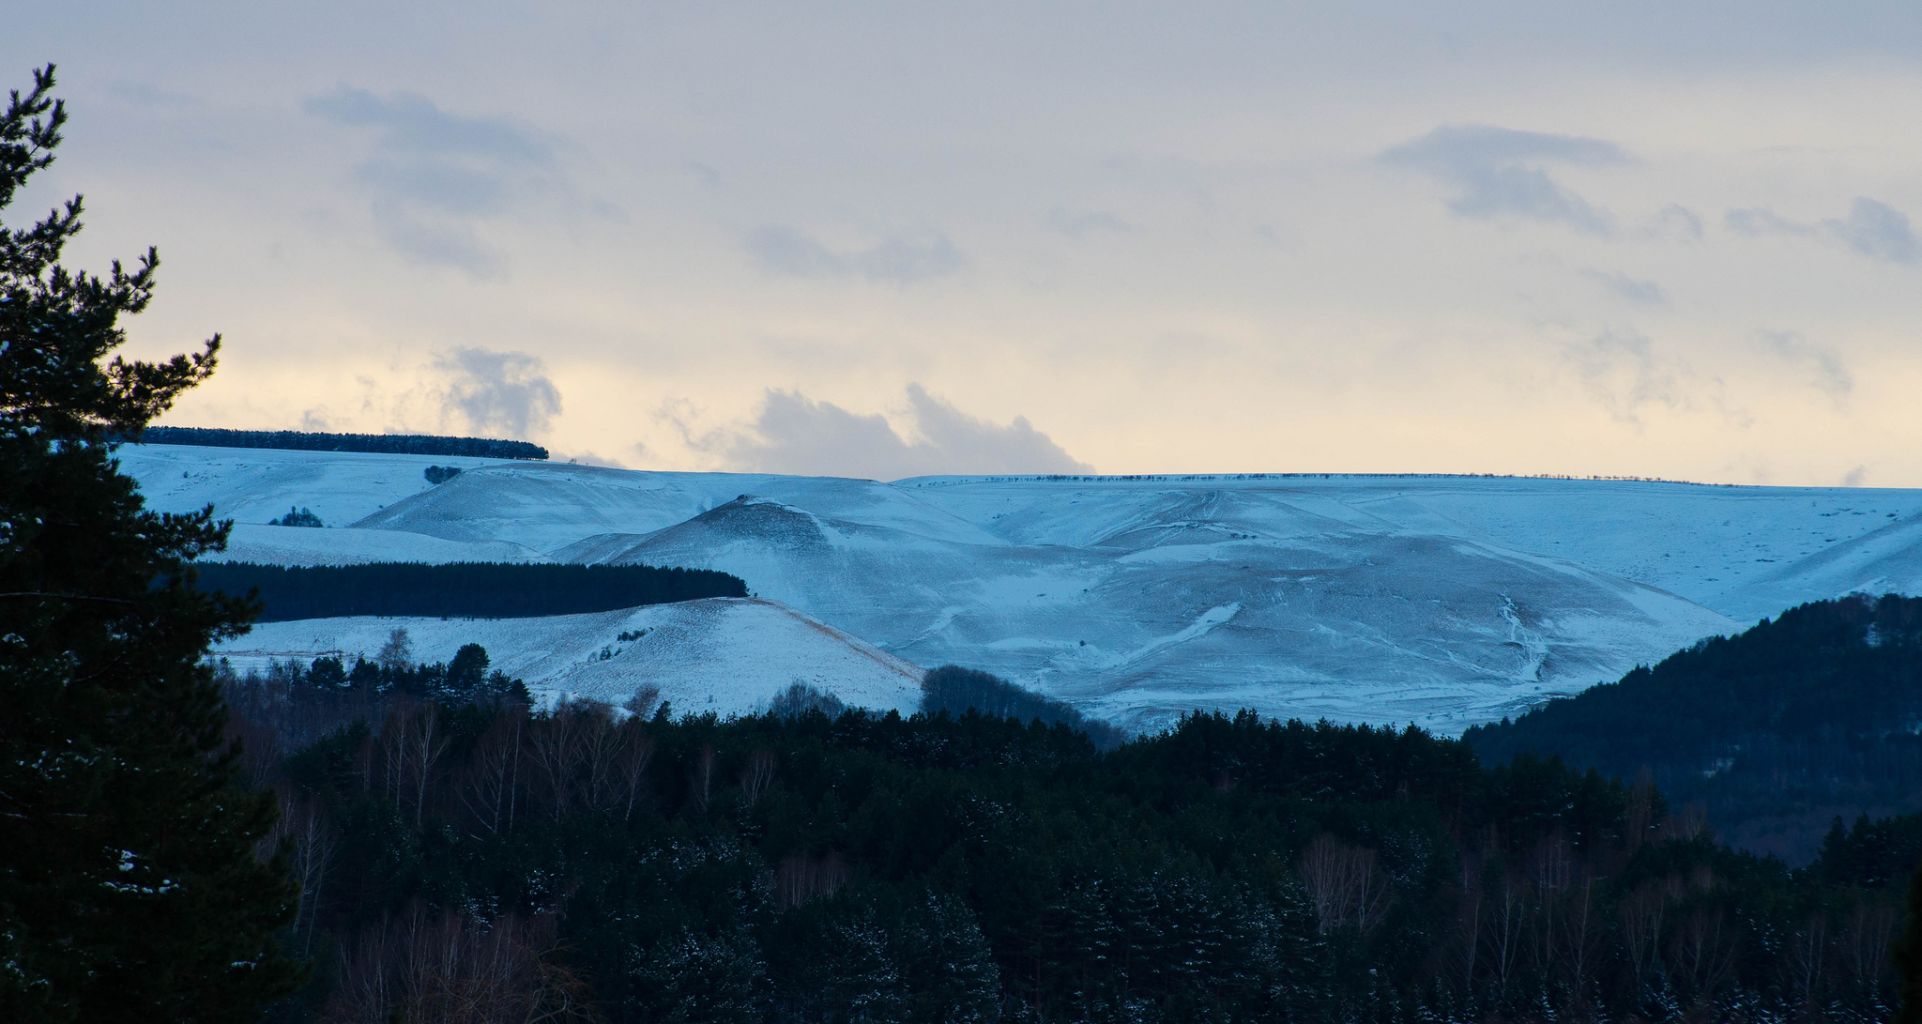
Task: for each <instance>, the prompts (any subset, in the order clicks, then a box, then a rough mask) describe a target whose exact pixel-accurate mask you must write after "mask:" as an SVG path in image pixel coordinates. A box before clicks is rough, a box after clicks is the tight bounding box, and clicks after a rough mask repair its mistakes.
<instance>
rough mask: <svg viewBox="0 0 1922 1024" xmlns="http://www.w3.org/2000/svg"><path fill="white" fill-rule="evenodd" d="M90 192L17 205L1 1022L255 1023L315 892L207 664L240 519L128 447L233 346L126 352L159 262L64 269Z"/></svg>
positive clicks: (15, 99)
mask: <svg viewBox="0 0 1922 1024" xmlns="http://www.w3.org/2000/svg"><path fill="white" fill-rule="evenodd" d="M53 84H54V75H53V68H52V67H48V68H47V69H45V70H44V71H39V72H36V73H35V75H34V85H33V88H32V89H31V90H30V91H29V92H28V93H27V94H26V95H25V96H22V95H20V94H19V93H18V92H16V93H14V94H12V96H11V98H10V99H9V101H8V103H7V105H6V107H5V109H4V111H0V215H3V214H4V213H5V211H6V209H7V207H8V206H9V205H10V204H11V202H12V201H13V200H14V198H15V197H16V195H17V193H18V192H19V190H20V189H21V188H22V186H23V185H25V184H26V182H27V180H28V179H29V178H30V177H31V176H32V175H33V174H34V173H35V172H36V171H39V170H41V169H42V168H44V167H46V166H47V165H48V164H49V163H51V161H52V159H53V151H54V149H55V147H56V146H58V144H59V142H60V131H61V127H62V125H63V124H64V122H65V119H66V112H65V110H64V109H63V107H62V106H61V104H60V103H59V102H58V101H56V100H54V99H53V97H52V89H53ZM81 209H82V208H81V200H80V199H79V198H78V197H76V198H74V199H73V200H71V201H69V202H67V203H65V204H64V205H63V206H62V207H61V208H59V209H56V210H54V211H53V212H52V213H50V214H49V215H48V216H47V217H46V218H45V219H43V220H41V221H39V222H37V223H32V224H28V225H26V226H24V227H13V226H11V225H9V224H6V223H5V222H3V221H0V623H4V626H3V627H0V1019H5V1020H19V1021H26V1020H32V1021H63V1020H86V1021H154V1020H170V1021H210V1020H249V1019H254V1018H257V1017H258V1016H259V1012H260V1008H261V1006H262V1005H263V1004H265V1003H267V1002H269V1001H271V1000H272V999H274V998H276V997H278V996H280V995H281V994H283V993H285V992H287V991H289V990H290V988H291V985H292V983H293V982H294V980H295V978H296V975H297V971H296V970H295V968H294V967H293V965H291V964H290V963H289V962H288V961H286V960H285V959H283V958H282V957H281V955H280V954H279V953H278V952H277V950H276V940H275V932H276V930H277V929H278V928H280V927H281V926H282V925H284V924H285V923H286V922H287V921H288V920H289V919H290V917H291V915H292V912H293V900H294V897H293V890H292V888H291V886H290V885H289V884H288V882H287V880H286V878H285V873H284V871H283V870H282V869H281V867H280V866H279V865H278V864H267V863H262V862H261V861H260V860H259V859H257V857H256V854H255V849H256V847H257V845H258V844H259V843H260V841H261V840H262V837H263V836H265V835H266V834H267V832H268V830H269V828H270V826H271V824H272V821H273V816H274V810H273V804H272V801H271V798H270V797H268V796H267V795H266V794H261V793H249V792H243V791H241V790H240V789H238V788H237V786H236V785H235V781H234V780H235V773H236V761H237V757H238V752H237V750H235V749H233V748H232V747H230V746H229V744H228V743H227V741H226V739H225V738H224V731H225V723H226V711H225V708H224V707H223V705H222V703H221V699H220V693H219V690H218V688H217V687H216V685H215V683H214V679H213V673H212V671H211V670H210V669H209V668H207V667H206V666H204V665H203V664H202V663H201V662H202V658H203V656H204V655H205V654H206V652H207V649H208V645H209V643H210V642H212V641H213V640H215V639H217V638H220V637H223V636H226V635H231V634H232V633H234V632H236V631H238V630H239V629H240V628H241V627H242V624H243V622H244V613H245V611H246V607H245V606H244V605H243V604H241V603H240V602H236V601H233V600H230V599H226V598H220V597H216V596H211V595H208V594H203V593H201V592H200V591H198V590H196V589H195V588H194V587H193V586H192V581H191V577H192V570H191V569H190V568H189V565H188V562H189V561H190V560H191V559H192V558H194V557H195V556H197V555H199V554H201V553H203V552H207V551H212V550H217V549H218V548H219V547H220V546H221V545H222V544H223V543H224V541H225V537H226V526H225V524H218V523H215V522H214V521H213V519H212V514H211V510H203V511H200V512H196V513H192V514H187V515H162V514H155V513H152V512H149V511H146V510H145V509H144V508H143V506H142V502H141V499H140V497H139V495H138V494H137V493H136V492H135V489H134V483H133V481H132V480H130V479H129V478H127V477H125V476H123V475H121V474H120V473H119V472H118V470H117V466H116V464H115V463H114V461H113V457H112V449H113V445H114V442H115V440H116V439H118V438H123V437H131V436H138V434H139V432H140V431H141V429H142V428H143V427H145V426H146V424H147V423H148V422H149V421H150V420H152V419H153V418H154V417H156V416H157V415H159V414H160V413H161V412H162V411H164V410H165V409H166V408H168V406H169V405H171V404H172V403H173V401H174V399H175V398H176V397H177V396H178V395H179V394H180V393H181V392H183V391H185V390H186V389H187V388H190V387H192V386H194V385H195V384H198V383H199V382H200V381H202V380H204V379H205V378H206V377H207V375H208V374H209V373H210V372H211V371H212V370H213V367H214V355H215V351H216V349H217V348H218V344H219V339H218V338H217V337H216V338H214V339H213V340H211V341H209V342H208V343H207V346H206V348H205V350H204V351H203V352H201V353H199V354H195V355H190V356H176V357H174V358H173V359H170V360H168V361H165V362H158V363H149V362H140V361H135V360H128V359H124V358H120V357H114V356H110V353H111V352H112V350H113V349H115V348H116V347H118V346H119V345H120V344H121V343H122V342H123V341H124V335H123V332H122V327H121V323H120V318H121V317H122V316H123V315H131V314H135V313H138V312H140V311H141V310H142V309H143V308H145V307H146V305H147V303H148V301H149V299H150V298H151V296H152V290H153V284H154V268H155V265H156V259H155V255H154V253H153V251H152V250H149V251H148V253H147V254H146V256H144V257H143V258H142V259H141V260H140V261H139V264H138V266H137V267H136V268H135V269H133V270H131V271H129V270H127V269H125V268H123V267H122V266H121V265H120V264H118V263H115V264H114V265H113V267H112V269H111V271H110V272H109V273H108V274H106V275H105V276H95V275H91V274H87V273H83V272H77V271H73V270H69V269H67V268H66V267H64V266H62V265H61V263H60V257H61V252H62V249H63V247H64V246H65V244H66V243H67V242H68V240H70V239H71V238H72V237H73V236H74V235H75V233H76V232H78V231H79V230H80V217H81Z"/></svg>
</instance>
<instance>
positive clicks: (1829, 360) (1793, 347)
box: [1756, 331, 1855, 406]
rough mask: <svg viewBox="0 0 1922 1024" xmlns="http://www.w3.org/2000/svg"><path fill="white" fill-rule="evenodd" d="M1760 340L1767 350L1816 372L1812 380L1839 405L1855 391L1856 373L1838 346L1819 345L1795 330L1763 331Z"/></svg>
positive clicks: (1760, 333)
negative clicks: (1848, 364) (1843, 360)
mask: <svg viewBox="0 0 1922 1024" xmlns="http://www.w3.org/2000/svg"><path fill="white" fill-rule="evenodd" d="M1756 339H1757V341H1758V342H1759V343H1760V344H1761V346H1762V348H1763V349H1764V350H1765V351H1767V352H1769V353H1771V354H1773V355H1775V356H1778V357H1780V358H1781V359H1784V360H1786V361H1788V362H1791V363H1797V364H1801V365H1802V366H1804V367H1806V368H1807V369H1808V370H1809V371H1810V373H1811V374H1812V375H1813V376H1812V378H1811V380H1810V383H1811V384H1813V385H1814V386H1815V387H1816V388H1817V389H1819V390H1821V391H1822V392H1823V393H1825V394H1827V395H1828V396H1829V398H1830V399H1832V400H1833V401H1834V402H1835V404H1836V405H1838V406H1839V405H1841V404H1843V403H1844V402H1846V401H1847V400H1848V397H1849V394H1850V392H1852V391H1854V390H1855V375H1854V374H1852V373H1850V372H1849V368H1848V366H1847V364H1845V363H1843V362H1842V357H1841V355H1839V354H1838V353H1837V352H1836V351H1835V350H1834V349H1832V348H1829V347H1828V346H1826V345H1819V344H1816V343H1815V342H1813V341H1810V340H1809V339H1808V338H1806V337H1803V336H1802V335H1801V334H1799V333H1797V332H1795V331H1761V332H1759V333H1758V334H1757V335H1756Z"/></svg>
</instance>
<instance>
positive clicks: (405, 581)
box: [197, 562, 747, 622]
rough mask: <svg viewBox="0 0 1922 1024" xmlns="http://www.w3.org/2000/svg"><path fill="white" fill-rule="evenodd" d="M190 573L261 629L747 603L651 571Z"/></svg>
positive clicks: (681, 574)
mask: <svg viewBox="0 0 1922 1024" xmlns="http://www.w3.org/2000/svg"><path fill="white" fill-rule="evenodd" d="M197 569H198V585H199V586H200V587H201V589H203V590H209V591H219V592H221V593H225V594H230V595H233V596H236V597H240V596H245V595H247V594H249V593H254V594H256V596H257V597H258V599H259V601H260V602H261V604H262V606H263V610H262V612H261V614H260V616H259V617H258V619H257V620H256V621H260V622H279V621H285V620H289V619H321V618H333V617H337V616H347V615H385V616H406V615H412V616H422V617H453V618H487V619H499V618H518V617H524V616H534V615H572V614H578V613H582V612H601V611H612V610H614V609H618V608H634V607H638V606H641V605H650V604H666V603H669V602H673V601H692V600H697V599H700V598H707V597H746V596H747V585H746V584H745V583H743V582H742V581H741V580H740V578H739V577H736V576H730V575H728V574H727V573H724V572H716V571H713V570H710V569H669V568H657V567H655V566H650V565H560V564H549V563H493V562H455V563H449V564H445V565H423V564H420V563H416V562H376V563H371V564H367V565H330V566H282V565H258V564H254V563H251V562H207V563H202V564H201V565H199V566H198V567H197Z"/></svg>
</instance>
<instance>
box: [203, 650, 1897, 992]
mask: <svg viewBox="0 0 1922 1024" xmlns="http://www.w3.org/2000/svg"><path fill="white" fill-rule="evenodd" d="M463 653H464V654H465V653H466V649H463ZM398 657H399V656H398V655H396V654H395V653H394V652H391V651H390V652H383V655H382V657H381V658H380V659H378V662H379V663H389V668H390V669H392V670H393V674H391V675H390V678H391V679H392V680H393V682H390V683H387V684H382V683H379V682H378V680H377V677H376V675H375V673H377V672H380V671H382V669H381V667H380V664H379V663H376V664H374V665H373V666H372V667H371V668H359V669H347V668H345V667H344V666H342V671H341V672H340V673H336V671H335V669H334V668H332V667H328V668H308V669H294V668H292V667H282V668H280V669H277V670H276V672H277V673H278V676H277V678H273V679H267V678H262V677H257V678H255V679H253V680H251V681H246V680H237V679H233V678H232V677H231V676H230V677H229V678H228V688H229V691H230V694H231V698H230V699H231V701H232V706H233V708H234V711H235V728H236V730H238V731H240V732H241V733H242V734H244V735H245V736H247V737H248V738H249V747H250V749H255V748H258V749H260V750H263V751H265V752H266V753H264V754H262V755H261V756H255V757H250V758H249V761H248V770H249V772H250V773H251V774H252V776H253V779H254V780H255V781H257V782H258V783H260V784H262V785H266V786H271V787H272V788H273V789H274V790H275V791H276V792H278V793H279V794H280V796H281V800H282V804H283V807H284V813H283V817H282V824H281V830H280V834H279V837H278V838H279V839H280V840H281V841H283V842H284V844H285V847H284V848H285V849H286V851H287V854H288V857H289V862H290V863H291V864H292V866H293V868H294V873H295V876H296V878H297V880H298V882H299V884H300V887H301V890H302V895H303V899H302V902H301V908H302V909H301V911H300V916H299V918H298V919H297V920H296V921H295V923H294V924H293V925H292V927H291V928H290V929H289V930H288V933H287V934H286V936H285V941H286V942H287V943H288V944H289V945H290V947H291V948H292V949H293V951H294V952H295V953H297V954H299V955H301V956H304V957H308V958H310V959H311V961H312V963H313V965H314V973H313V976H312V978H311V981H310V982H309V984H308V986H307V987H306V988H305V989H304V990H303V991H302V992H301V993H300V994H299V995H298V996H297V997H296V998H295V999H294V1000H292V1001H291V1002H289V1003H287V1004H285V1005H283V1006H282V1007H280V1008H279V1011H278V1017H279V1019H283V1020H326V1021H340V1022H347V1021H369V1022H373V1021H385V1020H393V1019H404V1020H410V1021H411V1020H461V1021H507V1020H514V1021H521V1020H528V1019H552V1020H568V1019H574V1020H588V1019H600V1020H607V1021H612V1022H643V1021H646V1022H652V1021H751V1022H786V1021H834V1022H843V1021H848V1022H851V1021H910V1022H921V1021H926V1022H948V1021H995V1020H1007V1021H1256V1020H1261V1021H1267V1020H1296V1021H1379V1022H1384V1024H1386V1022H1394V1021H1410V1022H1414V1021H1488V1020H1550V1019H1566V1020H1571V1021H1601V1020H1618V1021H1634V1020H1663V1021H1683V1020H1710V1019H1719V1020H1731V1021H1803V1020H1807V1021H1814V1020H1823V1021H1837V1020H1859V1021H1869V1020H1879V1019H1886V1018H1887V1016H1888V1007H1889V1006H1890V1005H1891V1001H1892V1000H1893V998H1894V993H1895V991H1896V980H1895V977H1894V975H1893V972H1892V969H1891V967H1890V963H1891V950H1892V949H1893V948H1894V945H1895V942H1896V938H1897V936H1898V934H1899V932H1900V929H1901V927H1902V911H1901V906H1902V898H1903V886H1904V884H1905V882H1906V877H1904V878H1901V879H1897V878H1894V877H1892V876H1891V875H1890V873H1889V871H1888V870H1887V869H1886V868H1884V867H1872V866H1868V865H1873V864H1885V863H1886V861H1887V860H1888V858H1889V857H1890V856H1893V854H1892V853H1889V852H1888V843H1887V842H1884V841H1883V840H1881V839H1878V838H1877V837H1875V836H1872V835H1870V834H1869V833H1868V832H1867V831H1860V830H1858V833H1859V834H1858V833H1848V832H1845V833H1844V834H1843V835H1842V836H1840V837H1839V838H1838V839H1836V840H1835V842H1834V843H1833V844H1832V845H1831V850H1829V851H1825V853H1824V854H1823V857H1822V859H1820V860H1818V862H1817V864H1816V865H1815V866H1814V867H1813V868H1811V869H1809V870H1807V871H1802V872H1791V871H1789V870H1787V869H1786V868H1784V867H1782V866H1781V865H1780V864H1779V863H1778V862H1774V861H1770V860H1764V859H1758V858H1755V857H1752V856H1748V855H1744V854H1739V853H1735V852H1732V851H1730V850H1728V849H1726V848H1724V847H1722V846H1720V845H1718V844H1717V843H1716V842H1714V841H1713V840H1712V839H1711V838H1710V837H1709V836H1708V835H1707V834H1706V833H1705V832H1704V831H1703V829H1702V826H1701V824H1700V822H1699V820H1696V819H1691V818H1689V817H1688V816H1686V815H1676V814H1671V813H1669V812H1668V810H1667V808H1666V805H1665V803H1664V801H1663V800H1662V799H1661V797H1660V796H1659V795H1658V794H1657V793H1656V792H1655V791H1654V790H1653V789H1652V788H1651V787H1649V786H1646V785H1642V786H1637V787H1625V786H1623V785H1621V784H1619V783H1615V782H1611V781H1607V780H1605V779H1603V778H1602V777H1601V776H1599V775H1596V774H1593V773H1589V774H1586V775H1578V774H1576V773H1574V772H1571V771H1569V770H1567V769H1565V768H1563V767H1561V766H1560V765H1559V764H1556V763H1553V762H1543V761H1537V760H1532V759H1528V758H1519V759H1516V760H1515V761H1513V762H1511V763H1509V764H1507V765H1504V766H1502V767H1499V768H1493V769H1488V768H1483V767H1481V766H1480V765H1478V763H1477V762H1476V760H1475V758H1474V756H1473V754H1472V753H1471V752H1470V751H1469V749H1468V748H1467V747H1466V746H1465V745H1463V744H1461V743H1460V742H1457V741H1452V740H1447V739H1438V738H1436V737H1433V736H1431V735H1429V734H1427V733H1424V732H1422V731H1419V730H1415V729H1408V730H1405V731H1395V730H1387V729H1370V728H1367V727H1341V726H1332V725H1327V724H1322V725H1316V726H1310V725H1304V724H1302V723H1299V722H1290V723H1285V724H1284V723H1278V722H1274V721H1265V720H1262V719H1260V718H1258V717H1256V716H1254V715H1253V714H1249V713H1243V714H1240V715H1236V716H1233V717H1228V716H1223V715H1220V714H1196V715H1193V716H1190V717H1188V718H1186V719H1184V720H1183V721H1182V722H1181V723H1180V724H1179V725H1178V726H1177V727H1175V728H1174V729H1173V730H1171V731H1170V732H1168V733H1165V734H1162V735H1158V736H1153V737H1147V738H1142V739H1137V740H1134V741H1131V742H1128V743H1126V744H1123V745H1121V746H1120V747H1118V748H1116V749H1114V750H1110V751H1103V750H1101V749H1099V748H1098V747H1097V746H1096V744H1095V743H1094V742H1093V741H1092V740H1091V739H1089V738H1088V737H1087V736H1086V735H1084V734H1082V733H1079V732H1076V731H1075V730H1074V729H1071V728H1069V727H1068V726H1067V725H1063V724H1056V725H1047V724H1043V723H1041V722H1038V721H1030V722H1027V723H1023V722H1019V721H1016V720H1013V719H1009V718H1003V717H999V716H993V715H982V714H978V713H973V712H970V713H967V714H964V715H960V716H953V715H948V714H945V713H941V714H934V715H925V714H923V715H915V716H913V717H911V718H902V717H900V716H898V715H895V714H888V715H879V716H877V715H873V714H868V713H863V712H859V711H847V712H844V713H841V714H839V715H838V716H834V717H830V716H829V715H827V714H824V713H822V712H821V711H820V710H816V708H818V707H820V706H821V705H820V704H819V703H818V702H817V701H816V699H815V697H813V696H809V695H808V694H805V693H798V692H790V693H787V694H784V695H783V696H782V699H781V702H780V703H781V706H782V708H783V711H782V713H779V714H767V715H761V716H752V717H747V718H742V719H734V720H725V721H723V720H717V719H715V718H714V717H712V716H705V717H690V718H679V719H677V718H675V717H674V716H673V715H672V714H671V712H670V710H669V709H667V708H665V707H660V706H657V705H655V704H654V703H653V701H652V700H651V698H650V695H645V694H644V695H640V696H639V697H637V699H636V700H635V701H632V702H630V710H631V711H633V712H636V713H634V714H629V715H626V716H624V717H617V716H616V715H614V714H612V713H611V712H610V710H609V709H607V708H603V707H595V706H588V705H579V704H574V705H563V706H561V707H559V708H557V709H554V710H552V711H551V712H530V711H529V710H528V708H527V705H526V704H525V702H524V701H521V700H517V699H512V698H511V697H510V696H508V694H509V692H510V690H511V687H509V686H501V685H500V684H493V688H491V689H490V688H488V687H485V686H483V687H479V688H476V687H474V686H472V685H468V686H466V687H465V688H462V689H453V688H450V687H449V685H448V684H447V683H446V681H445V680H446V678H447V675H448V673H449V672H450V671H451V670H452V664H451V663H450V665H449V666H446V667H442V668H440V669H439V670H438V675H437V674H436V671H435V670H433V669H428V670H419V669H404V668H401V667H399V661H398ZM456 660H457V661H459V660H461V659H460V658H458V657H457V659H456ZM467 660H468V662H470V663H473V662H476V661H477V660H478V661H479V662H480V663H481V664H482V665H483V667H484V654H483V655H481V656H480V658H479V659H476V658H475V657H473V656H471V655H470V656H468V658H467ZM356 671H358V672H359V673H360V675H361V677H362V682H361V683H359V684H355V683H351V682H349V683H342V682H341V680H340V678H339V676H341V675H344V676H346V677H348V678H349V679H351V677H352V676H353V675H354V674H355V672H356ZM410 671H414V672H424V675H419V676H412V677H410V676H408V675H407V673H408V672H410ZM270 675H271V674H270ZM316 676H319V679H316ZM409 678H412V679H414V680H415V681H414V682H413V683H411V684H403V683H402V682H401V680H405V679H409ZM435 678H438V679H440V680H441V682H438V683H436V682H433V681H432V680H434V679H435ZM463 678H465V679H467V680H468V682H469V683H470V684H471V681H472V679H473V678H474V673H473V672H471V671H468V672H466V673H465V675H464V677H463ZM482 678H491V676H488V675H486V674H485V672H484V671H483V673H482ZM949 681H950V682H952V677H951V676H950V678H949ZM403 685H411V686H412V690H411V692H403ZM383 686H386V687H387V689H385V690H383V688H382V687H383ZM356 693H357V694H358V695H357V696H356V695H355V694H356ZM817 696H818V695H817ZM349 702H358V704H357V706H356V707H355V708H349ZM295 706H304V707H305V708H306V709H307V711H306V712H305V713H304V714H305V715H306V717H305V718H304V719H303V720H302V721H296V720H295V716H290V715H289V713H288V709H289V708H292V707H295ZM330 706H331V707H333V708H334V709H335V711H334V714H335V721H332V722H329V721H326V720H325V718H324V716H321V715H318V714H317V713H316V712H317V710H318V709H324V708H326V707H330ZM827 706H829V707H831V706H832V705H831V704H828V705H827ZM303 734H304V736H305V737H313V738H311V739H305V738H302V736H303ZM1905 827H1906V826H1905ZM1876 851H1882V852H1880V853H1878V852H1876Z"/></svg>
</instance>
